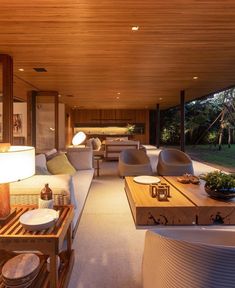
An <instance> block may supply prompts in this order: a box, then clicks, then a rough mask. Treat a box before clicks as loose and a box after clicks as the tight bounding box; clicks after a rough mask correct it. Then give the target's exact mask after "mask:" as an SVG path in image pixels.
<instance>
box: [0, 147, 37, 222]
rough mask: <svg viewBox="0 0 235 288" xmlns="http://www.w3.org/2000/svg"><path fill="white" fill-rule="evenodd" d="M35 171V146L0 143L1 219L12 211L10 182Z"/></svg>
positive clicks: (23, 177) (26, 176)
mask: <svg viewBox="0 0 235 288" xmlns="http://www.w3.org/2000/svg"><path fill="white" fill-rule="evenodd" d="M34 173H35V149H34V147H30V146H10V144H9V143H0V220H4V219H6V218H7V217H8V216H9V215H10V213H11V207H10V193H9V183H10V182H15V181H19V180H22V179H25V178H28V177H30V176H32V175H33V174H34Z"/></svg>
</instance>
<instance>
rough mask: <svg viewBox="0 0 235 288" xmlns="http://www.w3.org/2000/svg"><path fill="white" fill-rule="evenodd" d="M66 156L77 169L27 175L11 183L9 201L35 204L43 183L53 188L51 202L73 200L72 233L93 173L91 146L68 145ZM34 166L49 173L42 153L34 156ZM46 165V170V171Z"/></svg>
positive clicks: (70, 202) (61, 203)
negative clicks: (76, 146) (59, 172)
mask: <svg viewBox="0 0 235 288" xmlns="http://www.w3.org/2000/svg"><path fill="white" fill-rule="evenodd" d="M67 158H68V160H69V161H70V163H71V164H72V165H73V167H74V168H75V169H76V172H75V173H74V174H73V175H68V174H59V175H34V176H32V177H30V178H28V179H25V180H22V181H19V182H15V183H11V184H10V194H11V204H37V203H38V198H39V195H40V191H41V190H42V188H43V187H44V185H45V184H46V183H48V184H49V187H50V188H51V189H52V191H53V197H54V203H55V204H58V205H63V204H73V205H74V211H75V216H74V219H73V235H74V234H75V232H76V229H77V226H78V223H79V220H80V217H81V214H82V211H83V208H84V205H85V202H86V198H87V195H88V192H89V189H90V185H91V182H92V179H93V176H94V168H93V161H92V160H93V159H92V150H91V149H90V148H69V149H68V150H67ZM35 162H36V170H37V168H39V167H40V171H43V170H44V172H45V174H48V173H49V172H48V171H47V169H46V166H45V165H46V158H45V155H43V154H40V155H37V156H36V161H35ZM45 169H46V171H45Z"/></svg>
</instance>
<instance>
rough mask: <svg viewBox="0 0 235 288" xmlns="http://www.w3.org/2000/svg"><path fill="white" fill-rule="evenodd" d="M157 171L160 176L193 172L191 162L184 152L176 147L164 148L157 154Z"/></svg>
mask: <svg viewBox="0 0 235 288" xmlns="http://www.w3.org/2000/svg"><path fill="white" fill-rule="evenodd" d="M157 173H158V175H162V176H181V175H183V174H185V173H188V174H193V173H194V171H193V163H192V160H191V158H190V157H189V156H188V155H187V154H186V153H184V152H182V151H180V150H177V149H165V150H162V151H161V152H160V154H159V157H158V164H157Z"/></svg>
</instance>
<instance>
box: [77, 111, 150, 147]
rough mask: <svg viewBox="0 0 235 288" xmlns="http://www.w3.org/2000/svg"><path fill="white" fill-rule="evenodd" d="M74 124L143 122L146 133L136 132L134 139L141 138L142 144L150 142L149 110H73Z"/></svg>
mask: <svg viewBox="0 0 235 288" xmlns="http://www.w3.org/2000/svg"><path fill="white" fill-rule="evenodd" d="M72 115H73V116H72V126H73V127H74V126H75V125H76V123H78V124H89V123H90V124H92V125H97V127H99V125H107V126H108V125H109V124H112V125H124V126H125V125H127V124H128V123H130V124H135V123H143V124H144V125H145V133H144V134H135V135H133V136H132V138H133V139H136V140H139V141H140V142H141V143H142V144H148V143H149V110H146V109H144V110H141V109H139V110H134V109H103V110H94V109H91V110H89V109H84V110H73V112H72Z"/></svg>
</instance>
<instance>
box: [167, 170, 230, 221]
mask: <svg viewBox="0 0 235 288" xmlns="http://www.w3.org/2000/svg"><path fill="white" fill-rule="evenodd" d="M164 178H165V180H166V181H168V183H170V184H171V185H172V186H174V187H175V188H176V189H177V190H178V191H180V192H181V193H182V194H183V195H184V196H185V197H186V198H188V199H190V201H191V202H192V203H193V204H194V205H195V206H196V208H197V209H196V211H197V214H196V217H197V219H196V222H197V224H199V225H210V224H226V225H230V224H232V225H234V224H235V198H233V199H231V200H226V201H221V200H216V199H213V198H210V197H209V196H208V194H207V193H206V192H205V189H204V185H205V181H203V180H200V184H199V185H195V184H182V183H180V182H178V181H177V177H175V176H167V177H166V176H165V177H164Z"/></svg>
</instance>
